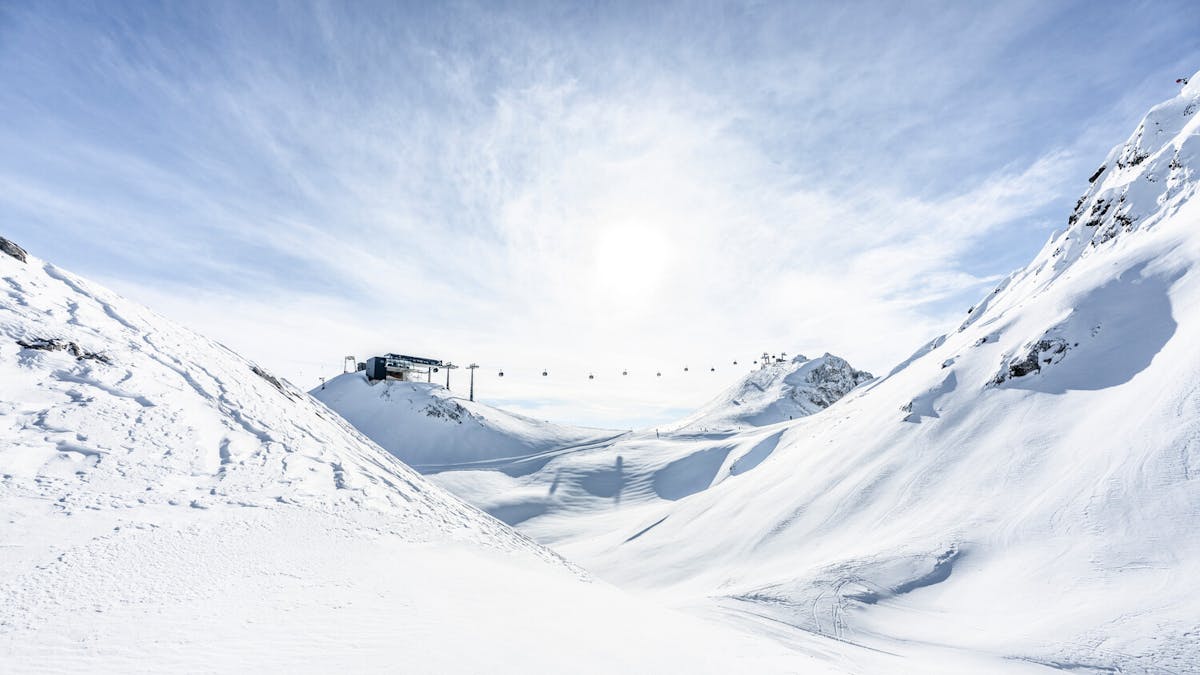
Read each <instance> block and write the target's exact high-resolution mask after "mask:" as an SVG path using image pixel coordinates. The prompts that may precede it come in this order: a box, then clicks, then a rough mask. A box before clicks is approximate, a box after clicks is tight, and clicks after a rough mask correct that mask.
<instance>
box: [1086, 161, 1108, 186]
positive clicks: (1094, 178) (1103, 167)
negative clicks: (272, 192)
mask: <svg viewBox="0 0 1200 675" xmlns="http://www.w3.org/2000/svg"><path fill="white" fill-rule="evenodd" d="M1107 168H1108V166H1107V165H1104V164H1101V165H1100V168H1099V169H1096V173H1094V174H1092V177H1091V178H1089V179H1088V182H1089V183H1095V182H1096V179H1097V178H1099V177H1100V174H1102V173H1104V170H1105V169H1107Z"/></svg>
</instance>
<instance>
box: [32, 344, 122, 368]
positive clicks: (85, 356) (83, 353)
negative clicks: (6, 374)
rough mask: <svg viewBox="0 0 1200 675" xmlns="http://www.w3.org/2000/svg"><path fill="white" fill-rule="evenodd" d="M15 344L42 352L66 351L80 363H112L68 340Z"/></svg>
mask: <svg viewBox="0 0 1200 675" xmlns="http://www.w3.org/2000/svg"><path fill="white" fill-rule="evenodd" d="M17 344H18V345H20V346H21V348H23V349H36V350H39V351H44V352H59V351H68V352H70V353H71V356H74V357H75V358H77V359H79V360H80V361H83V360H89V361H99V362H101V363H112V360H111V359H109V358H108V357H107V356H105V355H104V354H101V353H99V352H90V351H88V350H86V349H84V348H83V347H80V346H79V344H78V343H75V342H71V341H69V340H60V339H58V338H49V339H43V338H35V339H31V340H28V341H26V340H17Z"/></svg>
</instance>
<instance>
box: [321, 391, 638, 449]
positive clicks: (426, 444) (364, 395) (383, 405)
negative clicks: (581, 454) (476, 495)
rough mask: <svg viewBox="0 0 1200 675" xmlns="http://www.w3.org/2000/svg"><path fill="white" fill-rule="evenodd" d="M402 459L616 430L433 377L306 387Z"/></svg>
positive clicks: (605, 435) (543, 445) (566, 443)
mask: <svg viewBox="0 0 1200 675" xmlns="http://www.w3.org/2000/svg"><path fill="white" fill-rule="evenodd" d="M310 393H311V394H312V395H313V397H315V398H316V399H317V400H319V401H321V402H322V403H324V404H325V405H327V406H329V407H330V408H332V409H333V410H335V411H336V412H338V414H340V415H341V416H342V417H344V418H345V419H346V420H347V421H349V422H350V423H351V424H353V425H354V426H355V427H356V428H357V429H358V430H360V431H362V432H363V433H364V434H366V435H367V436H368V437H370V438H371V439H372V440H374V441H375V442H376V443H378V444H379V445H380V446H381V447H383V448H384V449H385V450H387V451H388V452H390V453H392V454H393V455H395V456H396V457H399V458H400V459H401V460H403V461H404V463H405V464H408V465H409V466H411V467H413V468H416V469H418V470H420V471H423V472H431V471H435V470H436V469H437V467H438V466H441V465H446V464H453V465H462V464H467V463H477V464H478V463H489V462H493V461H495V460H504V459H506V458H515V457H529V456H531V455H537V454H539V453H542V452H546V451H550V450H556V449H562V448H568V447H573V446H583V445H589V444H593V443H598V442H603V441H608V440H611V439H613V438H615V437H617V436H619V435H620V434H621V433H622V432H619V431H611V430H607V429H586V428H581V427H566V426H560V425H556V424H551V423H548V422H544V421H539V420H534V419H531V418H529V417H525V416H522V415H517V414H515V413H511V412H508V411H505V410H500V409H498V408H494V407H491V406H488V405H486V404H483V403H476V402H474V401H469V400H467V398H466V397H463V396H459V395H456V394H455V393H453V392H451V391H448V390H447V389H446V388H445V387H442V386H441V385H438V384H433V383H426V382H402V381H399V380H381V381H377V382H370V381H368V380H367V378H366V377H365V375H364V374H363V373H345V374H343V375H339V376H337V377H335V378H332V379H330V380H329V381H328V382H327V383H325V385H324V386H322V387H318V388H316V389H314V390H312V392H310Z"/></svg>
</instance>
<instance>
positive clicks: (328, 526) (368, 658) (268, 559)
mask: <svg viewBox="0 0 1200 675" xmlns="http://www.w3.org/2000/svg"><path fill="white" fill-rule="evenodd" d="M0 280H2V283H0V289H3V291H2V292H3V295H0V519H2V522H3V526H2V527H0V551H2V552H3V555H0V664H3V666H2V667H0V670H4V671H5V672H56V673H58V672H97V671H101V672H162V671H170V670H183V671H189V672H192V671H217V672H231V671H245V670H251V669H255V670H257V669H262V670H267V671H272V672H282V671H286V672H330V671H338V670H353V671H388V672H394V671H396V670H402V671H405V672H482V671H487V672H530V671H533V672H553V671H561V670H569V671H572V672H596V673H601V672H603V673H608V672H622V671H626V672H627V671H671V670H687V671H695V672H713V673H717V672H737V671H753V672H787V671H791V670H793V669H794V668H795V667H796V666H797V664H803V663H807V662H810V661H811V662H812V663H813V665H814V666H815V667H816V671H817V672H823V671H827V669H826V668H825V667H824V666H823V665H822V663H821V662H818V661H815V660H813V659H812V658H807V657H802V656H798V655H796V654H795V653H794V652H792V651H790V650H788V649H786V648H784V647H782V646H779V645H777V644H775V643H773V642H771V641H769V640H766V639H763V638H759V637H755V636H752V635H749V634H743V633H735V632H731V631H728V630H724V629H721V628H720V627H718V626H715V625H713V624H712V623H711V622H708V621H705V620H702V619H698V618H694V617H689V616H686V615H683V614H681V613H679V612H676V611H672V610H668V609H663V608H660V607H657V606H654V605H651V604H649V603H647V602H644V601H642V600H639V599H636V598H633V597H631V596H629V595H627V594H625V593H623V592H621V591H618V590H617V589H615V588H613V587H611V586H608V585H607V584H604V583H600V582H596V581H594V580H591V579H590V578H589V576H588V575H587V574H586V573H584V572H583V571H582V570H580V569H579V568H578V567H576V566H573V565H571V564H569V563H567V562H565V561H564V560H563V559H562V558H560V557H559V556H558V555H556V554H554V553H552V552H550V551H549V550H547V549H545V548H542V547H540V546H538V545H536V544H534V543H533V542H531V541H530V540H528V539H527V538H525V537H524V536H522V535H519V534H517V533H516V532H513V531H512V530H510V529H509V528H507V527H506V526H504V525H503V524H501V523H499V522H497V521H495V520H493V519H492V518H490V517H488V516H486V515H484V514H482V513H480V512H479V511H477V510H475V509H474V508H472V507H470V506H467V505H466V504H463V503H462V502H460V501H459V500H458V499H456V498H454V497H452V496H450V495H449V494H447V493H445V492H444V491H442V490H441V489H439V488H437V487H435V486H433V485H431V484H430V483H428V482H427V481H426V480H425V479H423V478H421V477H420V476H419V475H418V474H416V473H415V472H413V471H412V470H411V469H409V468H408V467H406V466H405V465H403V464H402V463H401V462H400V461H399V460H397V459H395V458H394V457H393V456H391V455H389V454H388V453H386V452H385V451H384V450H382V449H381V448H379V447H378V446H377V445H375V444H374V443H373V442H371V441H369V440H368V439H367V438H366V437H364V436H363V435H362V434H360V433H359V432H357V431H356V430H354V429H353V427H351V426H350V425H349V424H348V423H346V422H345V421H344V420H342V419H341V418H339V417H338V416H337V415H335V414H333V413H332V412H330V411H329V410H328V409H327V408H326V407H325V406H323V405H322V404H320V403H319V402H317V401H315V400H313V399H312V398H311V397H309V396H307V395H306V394H304V393H303V392H300V391H298V390H296V389H295V388H294V387H292V386H291V385H290V384H288V383H287V382H285V381H281V380H279V379H277V378H275V377H273V376H272V375H271V374H270V373H267V372H265V371H263V370H262V369H261V368H258V367H257V366H255V365H254V364H252V363H250V362H248V361H246V360H245V359H242V358H241V357H239V356H237V355H236V354H234V353H232V352H230V351H229V350H228V349H226V348H224V347H222V346H221V345H219V344H216V343H214V342H211V341H209V340H206V339H204V338H202V337H200V336H197V335H195V334H193V333H191V332H190V331H187V330H185V329H183V328H181V327H179V326H177V325H175V324H173V323H172V322H170V321H167V320H165V319H163V318H161V317H159V316H156V315H154V314H153V313H151V312H150V311H148V310H146V309H144V308H141V307H138V306H137V305H135V304H133V303H130V302H128V301H126V300H123V299H122V298H120V297H118V296H116V295H114V294H112V293H111V292H108V291H106V290H104V289H102V288H100V287H98V286H95V285H93V284H91V283H88V282H87V281H85V280H83V279H80V278H78V277H75V276H74V275H72V274H70V273H68V272H65V271H63V270H61V269H58V268H56V267H54V266H53V265H50V264H47V263H44V262H42V261H40V260H37V259H36V258H34V257H32V256H28V257H27V259H26V260H24V261H22V260H19V259H18V258H17V257H14V256H12V255H10V254H7V248H6V250H5V254H4V255H0ZM23 345H24V346H23Z"/></svg>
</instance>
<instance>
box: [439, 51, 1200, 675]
mask: <svg viewBox="0 0 1200 675" xmlns="http://www.w3.org/2000/svg"><path fill="white" fill-rule="evenodd" d="M1198 183H1200V74H1198V76H1197V77H1194V78H1192V84H1191V85H1190V86H1188V87H1186V88H1185V89H1184V90H1183V91H1182V93H1181V94H1180V95H1179V96H1178V97H1176V98H1173V99H1172V100H1169V101H1167V102H1165V103H1164V104H1162V105H1159V106H1156V107H1155V108H1153V109H1152V110H1151V111H1150V112H1149V114H1148V115H1147V116H1146V118H1145V120H1144V121H1143V122H1142V124H1140V125H1139V126H1138V128H1137V130H1136V131H1135V132H1134V134H1133V135H1132V136H1131V138H1130V139H1129V140H1128V141H1127V142H1126V143H1124V144H1122V145H1120V146H1118V147H1117V148H1115V149H1114V150H1113V152H1112V153H1110V155H1109V156H1108V158H1107V159H1106V160H1105V162H1104V165H1103V169H1102V170H1101V171H1098V172H1097V173H1096V175H1095V176H1093V177H1092V180H1091V182H1090V187H1089V188H1088V189H1087V191H1086V193H1085V194H1084V196H1083V197H1082V198H1081V199H1080V201H1079V204H1078V206H1077V207H1076V209H1075V210H1074V212H1073V213H1072V214H1071V215H1070V219H1069V222H1068V223H1067V225H1068V226H1067V228H1066V229H1064V230H1063V231H1062V232H1060V233H1058V234H1056V235H1055V236H1054V237H1052V238H1051V239H1050V241H1049V242H1048V243H1047V244H1046V246H1045V248H1044V249H1043V250H1042V251H1041V252H1040V253H1039V254H1038V255H1037V256H1036V258H1035V259H1034V260H1033V261H1032V262H1031V263H1030V264H1029V265H1028V266H1026V267H1025V268H1023V269H1021V270H1019V271H1017V272H1015V273H1013V274H1012V275H1011V276H1010V277H1009V278H1007V279H1006V280H1005V281H1004V282H1003V283H1001V284H1000V285H999V286H998V287H997V288H996V289H995V290H994V291H993V292H992V293H990V294H989V295H988V296H987V297H986V298H985V299H984V300H983V301H982V302H980V303H979V304H977V305H976V306H975V307H973V308H971V311H970V312H969V314H968V316H967V318H966V320H965V321H964V322H963V323H962V325H961V326H959V327H958V328H957V329H956V330H954V331H952V332H950V333H948V334H947V335H944V336H941V337H939V338H937V339H935V340H932V341H930V343H928V344H927V345H925V346H924V347H922V348H921V349H920V350H918V351H917V353H915V354H914V355H913V357H912V358H910V359H908V360H907V361H905V362H904V363H902V364H901V365H899V366H898V367H897V368H895V369H894V370H893V371H892V372H891V373H890V374H889V375H888V376H886V377H884V378H880V379H878V380H875V381H872V382H870V383H867V384H864V385H863V386H860V387H858V388H856V389H855V390H854V391H851V392H850V393H849V394H848V395H846V396H845V397H844V398H843V399H841V400H839V401H838V402H837V403H836V404H834V405H832V406H830V407H829V408H828V409H826V410H823V411H821V412H819V413H817V414H815V415H812V416H809V417H805V418H802V419H799V420H794V421H787V420H784V421H781V422H779V423H778V424H774V425H768V426H762V427H752V426H750V425H752V424H755V423H756V421H755V418H754V413H751V414H750V415H749V416H747V417H743V418H740V419H731V418H730V410H731V407H732V406H730V405H729V404H730V403H731V402H732V400H739V401H741V400H742V398H743V394H741V393H738V392H735V393H732V394H731V395H729V396H728V397H727V398H728V399H729V400H728V401H724V402H722V401H718V402H717V403H715V404H714V405H713V408H712V409H711V410H706V411H704V412H703V413H701V414H698V415H697V416H696V417H695V418H693V419H691V420H688V422H687V424H684V425H682V426H681V428H680V429H679V433H675V434H668V435H664V436H663V437H662V438H659V437H657V436H656V434H654V433H653V432H650V433H641V434H633V435H630V436H627V437H625V438H622V439H620V441H619V442H617V443H614V444H612V445H610V446H608V447H604V448H593V449H589V450H586V451H583V452H579V453H570V454H566V455H563V456H561V457H558V458H555V459H554V460H553V461H551V462H549V463H548V464H546V465H545V466H544V467H541V468H540V469H539V470H537V471H534V472H532V473H528V474H525V475H505V474H502V473H499V472H482V471H459V472H447V473H442V474H439V475H438V476H437V477H436V479H437V480H438V481H439V482H440V483H441V484H442V485H444V486H446V487H447V488H449V489H451V490H452V491H455V492H457V493H458V494H461V495H463V496H465V497H467V498H468V499H470V500H472V501H474V502H476V503H478V504H480V505H482V506H484V507H485V508H489V509H495V512H496V513H498V514H500V515H506V514H515V516H516V517H514V518H510V520H511V521H512V522H517V523H519V527H520V528H521V529H522V530H523V531H525V532H527V533H528V534H530V535H531V536H533V537H534V538H535V539H537V540H539V541H542V542H544V543H548V544H550V545H552V546H554V547H555V548H556V550H558V551H560V552H562V553H564V554H566V555H568V556H569V557H571V558H572V559H574V560H578V561H580V562H582V563H583V564H584V565H585V566H587V567H588V568H589V569H591V570H593V571H596V572H597V573H598V574H600V575H601V576H603V577H605V578H607V579H611V580H614V581H617V582H618V583H620V584H623V585H626V586H628V587H637V588H645V589H652V590H653V591H654V592H655V593H656V594H657V595H658V596H659V597H664V598H670V599H671V601H672V602H675V603H678V604H679V605H685V606H689V607H691V608H693V609H695V610H696V611H701V612H710V613H712V614H715V615H718V616H720V617H722V618H723V619H724V620H727V621H731V622H734V623H738V624H740V625H744V626H747V627H749V628H750V629H751V630H757V631H762V632H765V633H769V634H773V635H776V636H779V637H780V639H782V640H791V639H798V638H797V636H805V635H807V636H811V635H812V634H813V633H816V634H819V635H825V636H829V637H831V638H834V639H835V640H836V642H837V643H838V644H845V643H853V644H860V645H863V646H865V647H869V648H872V649H879V650H883V651H886V652H888V653H890V654H896V655H899V656H900V657H902V658H903V659H905V660H904V661H901V664H903V665H900V666H899V667H897V666H896V664H892V665H891V666H889V669H903V668H907V669H910V670H912V671H916V672H926V671H928V670H930V669H932V668H933V667H934V664H938V663H945V662H946V661H947V660H951V661H952V660H953V659H956V658H960V657H963V656H964V655H966V654H970V655H973V656H974V657H977V658H979V659H981V661H980V662H978V663H974V664H972V665H971V666H970V667H969V668H964V670H974V669H976V668H983V667H988V668H995V669H1000V670H1022V669H1026V668H1036V667H1043V666H1044V668H1045V669H1046V670H1047V671H1048V670H1051V669H1057V670H1071V671H1077V672H1171V673H1178V672H1200V665H1198V664H1200V581H1198V580H1200V538H1198V537H1196V536H1195V532H1196V530H1197V529H1200V349H1197V347H1196V345H1200V200H1197V199H1196V198H1195V193H1196V190H1197V185H1198ZM779 398H780V397H779V396H778V395H775V394H772V395H771V399H772V400H779ZM767 408H769V406H767ZM736 415H737V413H733V416H734V417H736ZM705 421H707V423H705ZM768 421H769V420H768ZM697 423H700V424H699V425H697ZM718 428H734V429H739V430H736V431H716V429H718ZM705 429H709V431H705ZM867 653H872V654H874V653H878V652H873V651H872V652H868V651H863V652H860V653H858V655H857V656H856V657H855V658H857V657H858V656H862V655H863V654H867ZM852 663H855V664H856V665H855V666H853V667H855V668H859V669H866V670H870V668H869V667H867V666H864V665H863V662H854V661H852Z"/></svg>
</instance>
